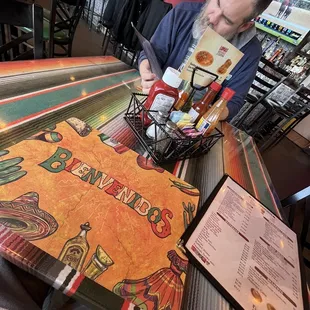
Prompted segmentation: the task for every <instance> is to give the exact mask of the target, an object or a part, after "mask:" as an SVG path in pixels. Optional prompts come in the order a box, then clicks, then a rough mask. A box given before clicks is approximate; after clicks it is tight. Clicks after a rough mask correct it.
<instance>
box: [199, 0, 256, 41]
mask: <svg viewBox="0 0 310 310" xmlns="http://www.w3.org/2000/svg"><path fill="white" fill-rule="evenodd" d="M253 7H254V2H253V0H209V2H208V4H207V5H206V7H205V8H204V13H203V16H201V17H203V19H205V18H206V19H207V21H208V24H209V25H210V26H211V27H212V28H213V29H214V30H215V31H216V32H217V33H218V34H220V35H221V36H223V37H224V38H226V39H227V40H230V39H232V38H233V37H234V35H235V34H237V33H238V32H242V31H245V30H246V29H248V28H249V26H248V25H247V24H248V23H246V24H245V19H246V18H247V17H248V16H250V15H251V14H252V12H253Z"/></svg>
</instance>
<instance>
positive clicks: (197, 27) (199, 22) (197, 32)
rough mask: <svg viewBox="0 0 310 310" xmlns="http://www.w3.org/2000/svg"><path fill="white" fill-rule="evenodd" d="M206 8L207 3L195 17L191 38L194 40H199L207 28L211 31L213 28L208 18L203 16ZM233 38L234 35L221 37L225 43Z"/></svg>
mask: <svg viewBox="0 0 310 310" xmlns="http://www.w3.org/2000/svg"><path fill="white" fill-rule="evenodd" d="M207 7H208V2H206V4H205V5H204V6H203V7H202V9H201V11H200V13H199V14H198V16H197V17H196V20H195V22H194V25H193V28H192V35H193V38H194V39H196V40H199V39H200V38H201V37H202V35H203V34H204V32H205V31H206V29H207V28H208V27H210V28H211V29H213V28H214V27H213V25H212V24H210V22H209V19H208V17H207V16H205V11H206V9H207ZM234 36H235V33H230V34H227V35H225V36H223V35H222V37H223V38H225V39H226V40H227V41H231V40H232V38H233V37H234Z"/></svg>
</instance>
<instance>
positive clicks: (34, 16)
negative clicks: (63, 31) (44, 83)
mask: <svg viewBox="0 0 310 310" xmlns="http://www.w3.org/2000/svg"><path fill="white" fill-rule="evenodd" d="M16 27H17V28H16ZM18 27H27V28H31V29H33V31H32V32H29V33H22V32H21V31H20V30H19V29H18ZM30 39H33V45H30V43H29V42H28V41H29V40H30ZM32 57H33V58H34V59H39V58H42V57H43V9H42V7H40V6H38V5H36V4H27V3H22V2H17V1H4V2H3V3H1V9H0V61H7V60H21V59H29V58H32Z"/></svg>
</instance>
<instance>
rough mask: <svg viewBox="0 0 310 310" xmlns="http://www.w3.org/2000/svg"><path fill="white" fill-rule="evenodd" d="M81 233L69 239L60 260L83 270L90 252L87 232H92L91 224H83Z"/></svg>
mask: <svg viewBox="0 0 310 310" xmlns="http://www.w3.org/2000/svg"><path fill="white" fill-rule="evenodd" d="M80 227H81V231H80V233H79V234H78V235H77V236H75V237H74V238H72V239H69V240H68V241H67V242H66V243H65V245H64V247H63V249H62V251H61V253H60V255H59V258H58V259H59V260H60V261H62V262H63V263H65V264H67V265H69V266H70V267H72V268H74V269H76V270H81V269H82V266H83V264H84V261H85V258H86V256H87V253H88V251H89V244H88V242H87V239H86V235H87V232H88V231H90V230H91V227H90V225H89V223H88V222H87V223H85V224H82V225H81V226H80Z"/></svg>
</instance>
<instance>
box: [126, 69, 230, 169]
mask: <svg viewBox="0 0 310 310" xmlns="http://www.w3.org/2000/svg"><path fill="white" fill-rule="evenodd" d="M197 71H204V72H206V73H208V74H210V75H211V76H213V77H214V80H213V81H216V80H217V78H218V76H217V75H216V74H213V73H211V72H209V71H207V70H205V69H202V68H200V67H195V68H194V69H193V74H192V79H191V87H192V91H191V93H190V94H189V96H188V99H187V101H189V100H192V98H193V96H194V93H195V91H197V90H198V91H200V90H202V89H204V88H206V87H207V86H208V85H207V86H205V87H196V86H195V83H194V77H195V74H197ZM213 81H212V82H213ZM146 99H147V95H144V94H140V93H132V96H131V100H130V103H129V106H128V109H127V111H126V113H125V120H126V122H127V123H128V125H129V126H130V128H131V129H132V131H133V133H134V135H135V136H136V138H137V140H138V141H139V143H140V144H141V145H142V147H143V148H144V149H145V150H146V151H147V152H148V154H149V155H150V156H151V157H152V159H153V160H154V161H155V162H156V163H157V164H163V163H169V162H175V161H178V160H183V159H188V158H194V157H199V156H201V155H204V154H207V153H208V152H209V151H210V149H211V148H212V147H213V146H214V145H215V144H216V143H217V141H218V140H220V139H221V138H222V137H223V136H224V135H223V133H222V132H221V131H220V130H218V129H217V128H215V129H214V131H213V132H212V133H211V134H210V135H208V136H207V137H203V136H198V137H189V136H187V135H185V134H184V133H183V132H182V131H181V130H180V129H178V130H176V131H175V132H174V133H173V134H170V133H168V131H167V129H166V124H165V123H159V122H158V121H157V120H156V118H155V117H154V116H153V115H154V113H157V112H158V111H155V110H148V109H146V108H145V107H144V103H145V101H146ZM185 104H186V103H185ZM146 115H147V117H148V118H149V119H150V120H151V121H152V124H154V133H155V137H154V139H152V138H149V137H148V136H147V134H146V129H147V126H146V124H145V119H146ZM158 133H160V134H158Z"/></svg>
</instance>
